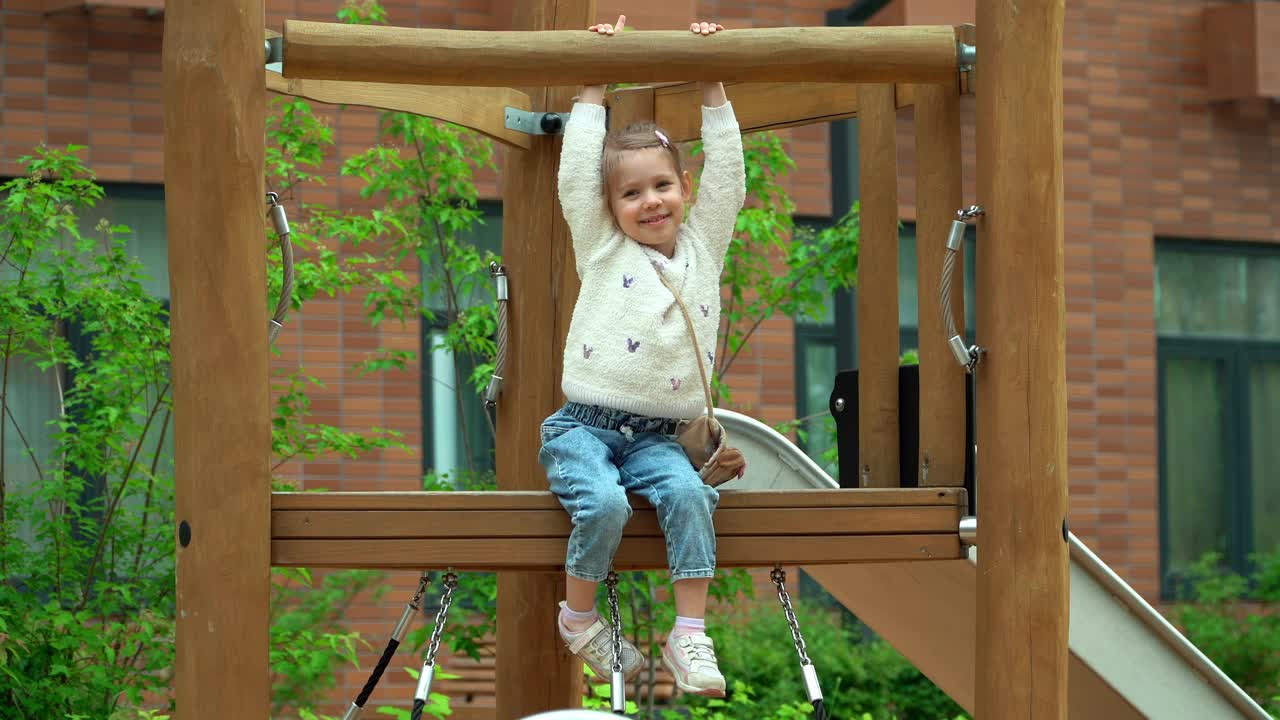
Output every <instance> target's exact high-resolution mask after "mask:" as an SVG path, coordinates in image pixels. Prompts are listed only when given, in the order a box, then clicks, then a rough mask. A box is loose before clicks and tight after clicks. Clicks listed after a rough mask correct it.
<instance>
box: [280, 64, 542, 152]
mask: <svg viewBox="0 0 1280 720" xmlns="http://www.w3.org/2000/svg"><path fill="white" fill-rule="evenodd" d="M267 89H268V90H270V91H272V92H276V93H280V94H281V95H292V96H295V97H301V98H306V99H308V100H315V101H316V102H322V103H330V104H333V105H360V106H363V107H371V108H378V109H380V110H392V111H395V112H407V113H413V114H415V115H422V116H425V117H430V118H435V119H437V120H444V121H445V122H451V123H453V124H455V125H461V126H463V127H466V128H470V129H472V130H475V131H477V132H479V133H481V134H483V135H486V136H488V137H490V138H492V139H494V140H497V141H498V142H501V143H504V144H506V145H510V146H512V147H517V148H520V149H521V150H528V149H529V143H530V136H529V135H527V134H525V133H522V132H518V131H516V130H509V129H507V127H506V121H505V117H506V114H505V112H504V111H505V109H506V108H508V107H511V108H515V109H517V110H528V109H529V108H530V105H529V96H528V95H526V94H524V93H522V92H520V91H518V90H512V89H511V88H459V87H442V86H431V85H392V84H390V83H375V82H346V81H343V80H299V79H297V78H285V77H282V76H281V75H280V73H277V72H273V71H270V70H268V71H267Z"/></svg>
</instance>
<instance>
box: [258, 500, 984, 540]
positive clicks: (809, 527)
mask: <svg viewBox="0 0 1280 720" xmlns="http://www.w3.org/2000/svg"><path fill="white" fill-rule="evenodd" d="M959 522H960V517H959V514H958V513H957V511H956V508H955V507H946V506H942V505H937V506H932V507H888V508H788V509H779V508H729V509H724V510H718V511H716V514H715V525H716V535H717V536H719V537H727V536H731V535H850V534H857V535H873V534H877V533H928V532H934V533H948V532H956V530H957V528H958V527H959ZM571 529H573V525H572V523H571V522H570V520H569V515H568V513H566V512H564V511H563V510H560V509H559V508H557V509H554V510H553V509H547V510H277V511H275V512H273V513H272V514H271V537H273V538H277V539H284V538H337V539H341V538H461V537H481V538H483V537H495V538H496V537H555V538H560V539H562V540H563V539H567V538H568V537H569V531H570V530H571ZM624 534H625V535H626V536H628V537H662V530H661V529H660V528H659V526H658V516H657V513H656V512H655V511H654V510H652V509H650V508H644V509H642V510H637V511H635V514H634V515H633V516H632V518H631V520H630V522H628V523H627V528H626V531H625V533H624Z"/></svg>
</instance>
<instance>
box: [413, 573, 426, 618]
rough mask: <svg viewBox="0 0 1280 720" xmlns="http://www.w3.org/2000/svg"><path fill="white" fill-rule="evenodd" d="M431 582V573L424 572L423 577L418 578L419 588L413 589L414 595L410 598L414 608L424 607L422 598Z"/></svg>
mask: <svg viewBox="0 0 1280 720" xmlns="http://www.w3.org/2000/svg"><path fill="white" fill-rule="evenodd" d="M430 584H431V575H430V574H429V573H422V577H420V578H418V589H417V590H414V591H413V597H412V598H410V599H409V605H410V607H412V608H413V609H414V610H418V609H419V608H421V607H422V598H423V596H424V595H426V594H427V585H430Z"/></svg>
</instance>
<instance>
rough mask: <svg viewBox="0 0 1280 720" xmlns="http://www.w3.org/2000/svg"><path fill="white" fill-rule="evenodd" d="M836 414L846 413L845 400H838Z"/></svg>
mask: <svg viewBox="0 0 1280 720" xmlns="http://www.w3.org/2000/svg"><path fill="white" fill-rule="evenodd" d="M835 406H836V412H844V398H836V402H835Z"/></svg>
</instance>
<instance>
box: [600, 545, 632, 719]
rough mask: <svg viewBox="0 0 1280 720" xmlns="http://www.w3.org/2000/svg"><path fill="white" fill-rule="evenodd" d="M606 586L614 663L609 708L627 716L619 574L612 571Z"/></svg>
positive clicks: (611, 668) (611, 669)
mask: <svg viewBox="0 0 1280 720" xmlns="http://www.w3.org/2000/svg"><path fill="white" fill-rule="evenodd" d="M604 585H605V588H606V590H608V593H607V596H608V599H609V622H610V624H612V625H613V663H612V664H611V665H610V668H609V669H610V671H611V672H610V677H609V706H610V709H612V710H613V714H614V715H626V714H627V680H626V676H625V675H623V674H622V616H621V614H620V613H619V612H618V574H617V573H615V572H614V571H612V570H610V571H609V574H608V575H606V576H605V579H604Z"/></svg>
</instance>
